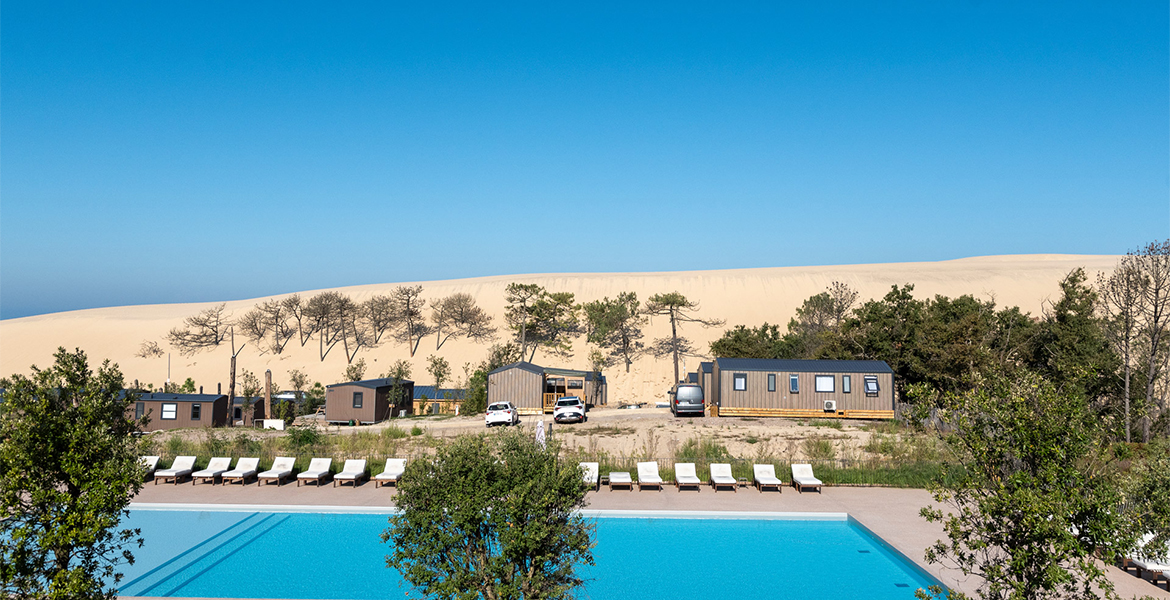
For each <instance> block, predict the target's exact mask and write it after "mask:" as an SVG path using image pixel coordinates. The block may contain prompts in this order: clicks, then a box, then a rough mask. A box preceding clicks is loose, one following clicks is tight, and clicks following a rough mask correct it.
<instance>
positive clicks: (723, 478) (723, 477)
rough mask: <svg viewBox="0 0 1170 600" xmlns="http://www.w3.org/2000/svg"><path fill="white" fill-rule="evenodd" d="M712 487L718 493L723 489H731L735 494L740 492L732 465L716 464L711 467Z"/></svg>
mask: <svg viewBox="0 0 1170 600" xmlns="http://www.w3.org/2000/svg"><path fill="white" fill-rule="evenodd" d="M711 487H712V488H714V489H715V491H716V492H718V491H719V488H721V487H730V488H731V491H733V492H738V491H739V490H738V489H737V486H736V483H735V476H733V475H732V474H731V464H729V463H715V464H712V465H711Z"/></svg>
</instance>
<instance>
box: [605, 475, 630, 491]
mask: <svg viewBox="0 0 1170 600" xmlns="http://www.w3.org/2000/svg"><path fill="white" fill-rule="evenodd" d="M621 486H626V487H627V488H629V489H630V491H631V492H632V491H634V480H633V479H631V478H630V474H629V473H628V472H626V471H611V472H610V474H609V491H611V492H612V491H613V488H615V487H621Z"/></svg>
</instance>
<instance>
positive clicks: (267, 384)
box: [264, 369, 273, 419]
mask: <svg viewBox="0 0 1170 600" xmlns="http://www.w3.org/2000/svg"><path fill="white" fill-rule="evenodd" d="M264 418H265V419H271V418H273V415H272V369H268V370H267V371H264Z"/></svg>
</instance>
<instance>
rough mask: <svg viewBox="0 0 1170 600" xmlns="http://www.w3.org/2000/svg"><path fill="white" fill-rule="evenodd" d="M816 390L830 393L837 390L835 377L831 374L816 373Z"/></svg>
mask: <svg viewBox="0 0 1170 600" xmlns="http://www.w3.org/2000/svg"><path fill="white" fill-rule="evenodd" d="M816 384H817V391H818V392H821V393H825V394H831V393H833V392H835V391H837V378H836V377H834V376H832V375H817V381H816Z"/></svg>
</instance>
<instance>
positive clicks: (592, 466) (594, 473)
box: [578, 462, 601, 490]
mask: <svg viewBox="0 0 1170 600" xmlns="http://www.w3.org/2000/svg"><path fill="white" fill-rule="evenodd" d="M578 465H579V466H580V467H581V477H582V478H583V479H584V481H585V484H586V485H588V486H589V487H590V489H594V490H598V489H601V485H600V484H599V483H598V482H600V481H601V473H600V472H599V469H600V468H601V467H600V465H598V464H597V463H595V462H583V463H578Z"/></svg>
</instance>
